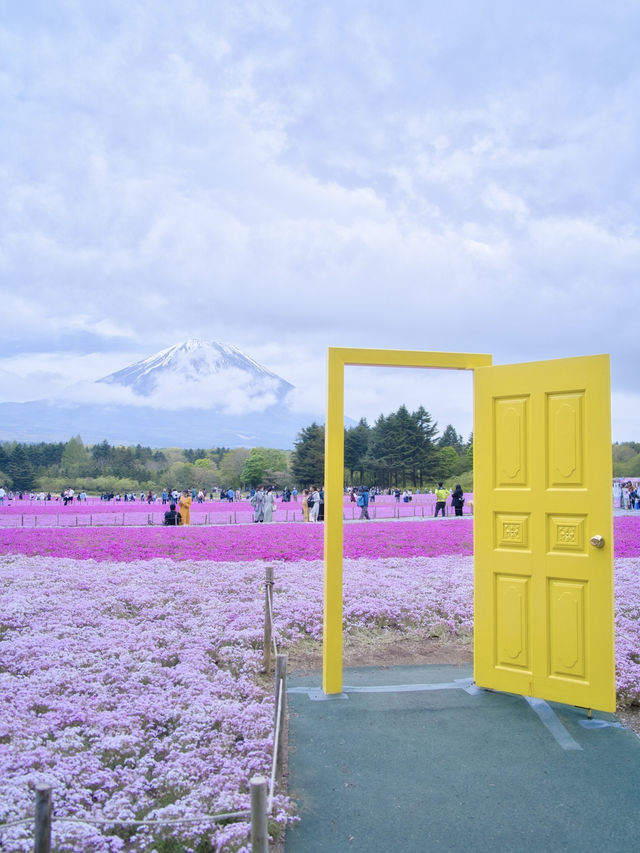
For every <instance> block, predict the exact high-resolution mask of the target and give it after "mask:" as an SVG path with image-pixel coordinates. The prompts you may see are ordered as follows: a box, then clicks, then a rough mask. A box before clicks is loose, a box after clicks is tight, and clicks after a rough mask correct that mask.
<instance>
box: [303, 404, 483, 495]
mask: <svg viewBox="0 0 640 853" xmlns="http://www.w3.org/2000/svg"><path fill="white" fill-rule="evenodd" d="M437 433H438V426H437V424H436V423H435V422H434V421H433V418H432V417H431V415H430V414H429V412H427V411H426V409H424V408H423V407H420V408H419V409H418V410H417V411H415V412H409V410H408V409H407V408H406V406H400V408H399V409H398V411H397V412H392V413H391V414H390V415H386V416H385V415H380V417H379V418H378V419H377V420H376V422H375V423H374V424H373V426H369V424H368V423H367V421H366V420H365V419H364V418H363V419H361V420H360V422H359V423H358V424H357V425H356V426H354V427H350V428H347V429H345V435H344V467H345V482H346V483H349V484H351V485H364V484H367V485H376V486H380V487H381V488H383V489H387V488H403V487H405V486H411V487H412V488H422V487H423V486H426V485H433V484H434V483H436V482H437V481H438V480H443V481H445V480H451V478H454V479H457V480H459V481H461V482H462V481H464V482H463V485H464V486H465V487H466V488H470V487H471V483H472V469H473V436H470V437H469V440H468V441H465V440H464V439H463V438H462V436H461V435H460V434H459V433H458V432H456V430H455V429H454V427H453V426H451V425H450V424H449V425H448V426H447V427H446V429H445V430H444V431H443V433H442V435H440V436H439V437H437ZM291 470H292V473H293V475H294V479H295V480H296V481H297V482H300V483H310V482H314V483H321V482H322V478H323V476H324V473H323V472H324V427H323V426H319V425H318V424H311V426H309V427H306V428H305V429H303V430H302V431H301V433H300V436H299V438H298V441H297V442H296V446H295V450H294V453H293V457H292V460H291Z"/></svg>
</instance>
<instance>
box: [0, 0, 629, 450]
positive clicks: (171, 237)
mask: <svg viewBox="0 0 640 853" xmlns="http://www.w3.org/2000/svg"><path fill="white" fill-rule="evenodd" d="M639 34H640V5H638V3H637V2H635V0H628V2H627V0H612V2H611V3H603V2H602V0H562V2H560V3H558V0H538V2H537V3H535V4H530V3H524V2H523V3H520V2H515V3H513V2H508V0H449V2H447V3H442V2H436V0H424V2H416V0H394V2H390V0H389V2H383V0H378V2H373V0H370V2H366V0H348V2H347V0H335V2H321V0H320V2H297V0H228V2H222V0H181V2H180V3H176V2H173V0H101V2H97V0H96V2H93V0H66V2H65V0H22V2H20V3H18V2H14V0H0V223H1V227H0V287H1V290H2V292H1V294H0V296H1V298H2V316H3V323H2V339H1V340H2V346H1V347H0V400H2V401H14V400H15V401H18V400H28V399H34V398H37V397H43V396H51V395H52V394H55V393H57V392H59V391H62V389H63V388H64V387H66V386H68V385H69V384H73V383H76V382H79V381H82V380H87V379H88V380H93V379H97V378H99V377H101V376H104V375H105V374H107V373H110V372H112V371H114V370H117V369H119V368H122V367H124V366H125V365H127V364H129V363H130V362H132V361H135V360H138V359H140V358H143V357H146V356H148V355H150V354H152V353H154V352H156V351H157V350H160V349H164V348H166V347H168V346H171V345H172V344H175V343H178V342H179V341H182V340H185V339H187V338H192V337H200V338H204V339H215V340H219V341H225V342H228V343H231V344H234V345H235V346H237V347H239V348H240V349H242V350H243V351H244V352H246V353H247V354H248V355H250V356H251V357H252V358H255V359H256V360H257V361H259V362H261V363H262V364H264V365H265V366H266V367H268V368H269V369H271V370H273V371H275V372H276V373H278V374H279V375H281V376H282V377H284V378H285V379H287V380H288V381H289V382H291V383H293V384H294V385H295V386H296V387H297V389H298V391H297V401H296V405H298V406H300V407H306V408H307V409H308V408H310V407H314V408H317V407H318V406H323V405H324V395H325V391H324V382H325V353H326V348H327V346H375V347H382V348H407V349H421V350H442V351H453V352H457V351H460V352H462V351H465V352H487V353H492V354H493V357H494V362H495V363H497V364H502V363H509V362H517V361H529V360H537V359H546V358H557V357H564V356H572V355H588V354H594V353H601V352H605V353H610V354H611V357H612V382H613V416H614V419H613V437H614V439H615V440H627V439H635V440H640V382H639V381H638V378H637V377H638V352H639V347H638V339H639V338H640V326H639V325H638V321H639V318H640V311H639V307H640V305H639V302H640V282H639V276H640V227H639V220H638V211H639V209H640V182H639V175H640V158H639V152H640V121H639V116H640V107H639V104H640V54H639V52H638V37H639ZM401 402H406V403H407V404H408V405H409V406H410V407H415V406H417V405H419V404H420V403H423V404H424V405H425V406H426V408H427V409H429V411H431V412H432V413H433V415H434V416H435V417H436V419H437V420H438V422H439V423H440V424H441V425H442V426H444V425H445V424H446V423H449V422H451V423H453V424H454V426H456V428H457V429H458V430H459V431H460V432H462V433H463V434H465V435H466V434H468V432H469V431H470V429H471V379H470V376H469V375H468V374H462V373H456V374H441V373H431V372H429V373H428V372H426V371H401V372H392V371H385V372H382V373H380V372H378V373H375V374H371V373H368V372H367V371H365V370H364V369H362V368H359V369H356V368H352V369H350V370H349V374H348V387H347V411H348V413H349V414H351V415H352V416H355V417H358V416H360V415H366V416H367V417H369V418H370V420H373V419H374V418H375V416H376V415H377V414H379V413H380V412H381V411H385V412H388V411H391V410H393V409H395V408H397V406H398V405H399V404H400V403H401Z"/></svg>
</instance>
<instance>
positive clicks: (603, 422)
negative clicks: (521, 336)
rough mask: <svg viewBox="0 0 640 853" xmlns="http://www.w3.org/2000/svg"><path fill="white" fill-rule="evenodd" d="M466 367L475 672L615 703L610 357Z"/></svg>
mask: <svg viewBox="0 0 640 853" xmlns="http://www.w3.org/2000/svg"><path fill="white" fill-rule="evenodd" d="M474 376H475V380H474V386H475V429H474V461H475V470H474V514H475V525H474V527H475V534H474V536H475V543H474V552H475V680H476V682H477V684H479V685H480V686H483V687H490V688H494V689H498V690H505V691H508V692H514V693H521V694H525V695H528V696H535V697H538V698H543V699H549V700H555V701H559V702H566V703H569V704H574V705H580V706H583V707H591V708H600V709H602V710H608V711H611V710H615V666H614V640H613V636H614V633H613V632H614V621H613V524H612V508H611V416H610V386H609V358H608V356H589V357H584V358H572V359H560V360H556V361H549V362H532V363H529V364H514V365H504V366H498V367H482V368H476V370H475V373H474ZM596 534H600V535H601V536H602V537H604V543H605V544H604V547H603V548H596V547H594V546H593V545H592V544H591V542H590V540H591V537H592V536H594V535H596Z"/></svg>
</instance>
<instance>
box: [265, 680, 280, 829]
mask: <svg viewBox="0 0 640 853" xmlns="http://www.w3.org/2000/svg"><path fill="white" fill-rule="evenodd" d="M283 684H284V681H283V679H282V678H281V679H280V684H279V685H278V709H277V711H276V730H275V734H274V738H273V759H272V761H271V779H270V782H269V798H268V800H267V813H270V812H271V811H272V810H273V796H274V791H275V786H276V767H277V765H278V749H279V747H280V720H281V718H282V686H283Z"/></svg>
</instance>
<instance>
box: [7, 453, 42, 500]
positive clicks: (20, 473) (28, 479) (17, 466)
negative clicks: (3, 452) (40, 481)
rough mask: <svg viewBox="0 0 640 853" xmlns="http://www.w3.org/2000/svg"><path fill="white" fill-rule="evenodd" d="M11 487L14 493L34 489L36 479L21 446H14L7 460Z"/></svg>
mask: <svg viewBox="0 0 640 853" xmlns="http://www.w3.org/2000/svg"><path fill="white" fill-rule="evenodd" d="M9 476H10V477H11V487H12V488H13V489H14V491H16V492H28V491H31V489H33V488H35V485H36V477H35V472H34V470H33V465H32V464H31V462H30V461H29V457H28V456H27V453H26V451H25V448H24V446H23V445H22V444H16V446H15V448H14V450H13V453H12V454H11V459H10V460H9Z"/></svg>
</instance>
